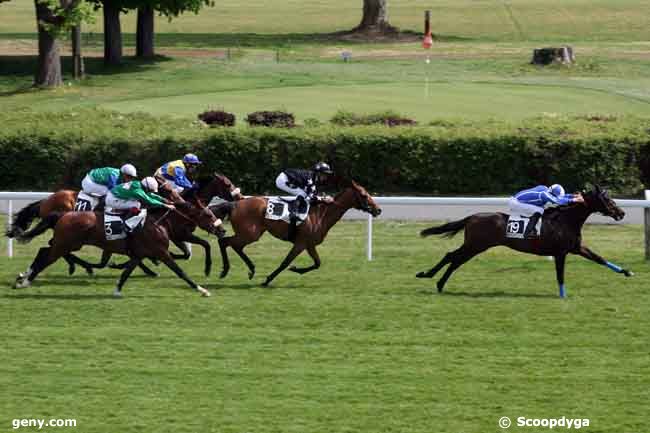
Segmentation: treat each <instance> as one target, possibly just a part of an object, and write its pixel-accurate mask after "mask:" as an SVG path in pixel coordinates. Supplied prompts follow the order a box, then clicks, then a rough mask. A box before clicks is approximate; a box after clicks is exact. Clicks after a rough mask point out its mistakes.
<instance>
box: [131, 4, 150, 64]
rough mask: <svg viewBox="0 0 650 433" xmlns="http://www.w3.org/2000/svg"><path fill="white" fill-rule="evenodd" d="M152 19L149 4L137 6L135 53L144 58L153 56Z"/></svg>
mask: <svg viewBox="0 0 650 433" xmlns="http://www.w3.org/2000/svg"><path fill="white" fill-rule="evenodd" d="M153 23H154V19H153V8H152V7H151V6H150V5H146V6H141V7H139V8H138V28H137V30H136V38H135V39H136V44H135V55H136V57H141V58H145V59H150V58H152V57H153V56H154V48H153V47H154V45H153V35H154V26H153Z"/></svg>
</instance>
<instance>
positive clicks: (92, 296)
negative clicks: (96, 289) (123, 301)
mask: <svg viewBox="0 0 650 433" xmlns="http://www.w3.org/2000/svg"><path fill="white" fill-rule="evenodd" d="M3 298H7V299H32V300H33V299H47V300H61V301H92V300H97V299H101V300H113V299H115V298H113V295H112V294H111V293H108V294H98V293H89V294H85V295H84V294H78V293H58V294H57V293H16V294H8V295H4V296H3ZM117 300H119V299H117Z"/></svg>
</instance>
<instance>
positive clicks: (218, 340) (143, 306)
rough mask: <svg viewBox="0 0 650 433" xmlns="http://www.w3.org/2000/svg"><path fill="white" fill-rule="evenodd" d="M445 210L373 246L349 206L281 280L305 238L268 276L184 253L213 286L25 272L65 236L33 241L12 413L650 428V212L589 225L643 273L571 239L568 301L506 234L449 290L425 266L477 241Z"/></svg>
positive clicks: (265, 428) (172, 425)
mask: <svg viewBox="0 0 650 433" xmlns="http://www.w3.org/2000/svg"><path fill="white" fill-rule="evenodd" d="M429 225H430V224H422V223H417V224H416V223H409V224H404V223H399V222H378V223H376V225H375V233H376V243H375V254H376V259H375V260H374V261H373V262H370V263H368V262H366V261H365V259H364V250H363V245H364V234H365V225H364V224H363V223H357V222H344V223H342V224H340V225H338V226H336V227H335V228H334V229H333V230H332V232H331V234H330V237H329V238H328V239H327V241H326V242H325V244H324V245H323V246H322V247H321V248H320V252H321V257H322V260H323V266H322V268H321V269H320V270H318V271H316V272H314V273H311V274H307V275H303V276H298V275H295V274H291V273H285V274H281V275H280V276H279V277H278V279H277V280H276V281H275V282H274V284H273V288H272V289H263V288H260V287H259V284H260V283H261V282H262V281H263V277H264V276H265V275H267V274H268V273H269V272H271V271H272V270H273V269H274V268H275V266H276V265H277V264H278V263H279V262H280V261H281V259H282V258H283V257H284V255H285V254H286V252H287V249H288V246H287V244H286V243H283V242H280V241H278V240H275V239H272V238H271V237H265V238H263V241H261V242H260V243H258V244H255V245H253V246H251V247H250V251H249V254H250V256H251V258H252V259H253V260H254V261H255V262H256V264H257V265H258V274H257V276H256V277H255V279H254V280H253V281H249V280H248V279H247V278H246V271H245V267H244V265H243V263H241V262H240V260H239V259H238V258H236V257H232V259H233V269H232V271H231V275H230V276H229V277H228V278H227V279H226V280H224V281H220V280H218V279H217V278H216V276H214V275H213V276H211V277H209V278H205V277H204V276H202V274H201V269H202V259H203V254H202V253H201V252H199V251H197V250H195V256H194V257H193V259H192V260H191V261H190V262H189V263H183V264H182V266H183V267H184V268H185V269H186V270H188V271H189V273H190V274H191V275H192V276H193V277H194V278H196V279H197V281H199V282H202V283H206V286H207V287H208V288H210V289H212V291H213V296H212V297H211V298H200V297H199V296H198V295H197V294H196V293H194V292H192V291H190V290H189V289H187V288H186V287H185V286H184V285H183V283H182V282H181V281H180V280H178V279H176V278H175V277H172V276H171V273H170V272H168V271H166V270H161V276H160V277H159V278H157V279H147V278H145V277H143V276H141V275H140V274H139V273H138V272H136V275H135V276H134V277H133V278H132V279H131V280H130V281H129V282H128V283H127V286H126V287H125V298H123V299H122V300H115V299H112V298H111V297H110V294H111V292H112V289H113V287H114V285H115V283H116V280H117V278H118V274H117V273H116V272H115V271H101V272H99V274H98V275H97V276H96V277H88V276H85V275H81V274H80V275H75V276H71V277H69V276H67V273H66V268H65V266H64V265H63V264H57V265H55V266H53V267H52V268H51V269H48V270H47V271H45V272H44V273H43V274H42V276H41V278H39V279H38V280H37V281H36V283H35V285H34V286H33V287H31V288H29V289H25V290H12V289H11V288H10V284H11V283H12V282H13V279H14V277H15V275H16V274H17V273H18V272H19V271H23V270H24V269H25V268H26V267H27V265H28V264H29V263H30V262H31V260H32V257H33V255H34V254H35V251H36V248H37V247H38V245H43V244H44V243H45V241H46V240H47V237H43V238H41V239H38V240H37V241H34V242H35V243H34V244H30V245H28V246H18V247H17V257H15V258H14V259H12V260H9V259H7V258H6V257H4V256H3V257H2V258H0V263H1V266H0V279H1V280H2V281H4V283H3V284H4V289H2V293H1V294H0V311H1V312H2V314H3V317H4V318H5V319H4V320H3V324H4V326H2V327H1V328H0V340H1V341H3V342H4V344H3V345H4V349H3V350H2V351H0V387H1V388H2V389H3V395H2V398H1V399H0V424H1V425H2V426H3V431H4V430H6V431H9V429H10V428H9V426H10V423H11V419H13V418H31V417H34V418H50V417H57V418H76V419H77V429H76V430H74V429H60V430H61V431H68V430H69V431H84V432H115V431H120V432H142V431H156V432H196V431H197V430H201V431H209V432H242V431H255V432H278V431H289V432H323V431H332V432H389V431H391V432H392V431H395V432H396V431H409V432H431V431H436V432H441V433H442V432H449V433H457V432H461V431H462V432H477V433H484V432H490V431H500V430H499V428H498V427H497V421H498V419H499V418H500V417H501V416H510V417H511V418H512V419H513V420H514V419H515V418H516V417H518V416H526V417H529V418H545V417H551V418H560V417H562V416H566V417H567V418H589V419H590V422H591V426H590V427H589V428H588V429H587V430H586V431H592V432H621V431H629V432H632V431H643V429H644V426H645V425H646V422H647V417H646V415H645V412H646V411H645V408H646V403H645V402H647V401H648V397H650V395H649V392H648V389H650V379H649V378H650V375H649V373H650V371H649V370H648V366H649V365H650V355H649V354H648V350H647V347H646V346H647V338H646V334H645V330H646V329H648V327H649V326H650V322H649V319H648V317H649V315H648V310H649V306H650V295H649V291H648V283H647V281H648V276H649V274H648V263H647V262H644V261H643V260H642V258H643V256H642V228H641V227H639V226H625V227H620V226H618V227H613V226H612V227H608V226H589V227H587V229H586V231H585V242H586V244H587V245H590V246H591V247H592V248H593V249H595V250H596V251H598V252H600V253H602V254H603V255H604V256H606V257H607V258H609V259H610V260H612V261H615V262H617V263H619V264H621V265H625V266H626V267H629V268H630V269H632V270H634V271H635V272H636V274H637V275H636V276H635V277H633V278H631V279H626V278H624V277H622V276H620V275H617V274H614V273H612V272H611V271H609V270H608V269H606V268H601V267H598V266H597V265H595V264H592V263H589V262H586V261H585V260H583V259H581V258H577V257H571V258H569V260H568V264H567V286H568V293H569V298H568V299H566V300H562V299H559V298H558V297H557V289H556V285H555V281H554V279H555V278H554V270H553V264H552V262H551V261H548V260H547V259H545V258H538V257H533V256H527V255H522V254H519V253H515V252H512V251H510V250H506V249H495V250H492V251H490V252H488V253H486V254H484V255H482V256H479V257H478V258H476V259H475V260H473V261H471V262H470V263H468V264H467V265H466V266H465V267H463V268H461V269H460V270H459V271H458V272H457V274H455V275H454V276H453V277H452V279H451V280H450V281H449V284H448V286H447V292H446V293H445V294H443V295H438V294H437V293H435V291H434V289H433V283H434V282H435V279H434V280H432V281H423V280H418V279H416V278H414V274H415V273H416V272H417V271H420V270H423V269H426V268H428V267H430V266H432V265H433V264H434V262H436V261H437V260H439V259H440V258H441V257H442V255H443V254H444V253H445V252H446V251H447V250H449V249H452V248H455V246H456V245H458V244H459V242H460V239H454V240H440V239H433V238H429V239H420V238H419V237H418V236H417V233H418V231H419V230H421V229H423V228H425V227H427V226H429ZM0 249H1V251H2V252H3V254H4V251H5V244H4V240H3V241H1V242H0ZM213 251H214V252H215V253H217V251H218V248H216V244H215V243H214V242H213ZM217 254H218V253H217ZM233 256H234V255H233ZM87 257H90V258H93V259H96V258H98V255H97V253H95V252H94V250H92V249H91V250H89V254H88V255H87ZM299 263H302V264H308V263H309V259H308V258H307V257H301V258H300V259H299ZM219 269H220V264H218V263H217V264H216V266H215V269H213V274H218V271H219ZM509 431H515V432H516V431H538V430H536V429H530V428H529V429H519V428H516V427H511V428H510V430H509Z"/></svg>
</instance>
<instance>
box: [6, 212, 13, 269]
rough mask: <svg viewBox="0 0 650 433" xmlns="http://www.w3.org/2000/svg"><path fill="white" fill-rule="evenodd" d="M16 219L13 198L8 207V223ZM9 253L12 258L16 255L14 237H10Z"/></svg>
mask: <svg viewBox="0 0 650 433" xmlns="http://www.w3.org/2000/svg"><path fill="white" fill-rule="evenodd" d="M13 219H14V202H13V200H9V206H8V209H7V224H9V225H11V223H12V222H13ZM7 255H8V256H9V258H12V257H13V256H14V240H13V239H12V238H9V240H8V241H7Z"/></svg>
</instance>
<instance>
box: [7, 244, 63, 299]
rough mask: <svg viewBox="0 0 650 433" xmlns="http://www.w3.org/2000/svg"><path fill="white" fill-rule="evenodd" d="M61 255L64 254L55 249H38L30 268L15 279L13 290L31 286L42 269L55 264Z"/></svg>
mask: <svg viewBox="0 0 650 433" xmlns="http://www.w3.org/2000/svg"><path fill="white" fill-rule="evenodd" d="M63 255H65V254H64V253H61V252H59V251H58V250H57V249H56V248H55V247H43V248H41V249H39V250H38V254H36V258H34V261H33V262H32V264H31V266H30V267H29V268H28V269H27V271H26V272H25V273H24V274H23V273H21V274H20V275H18V278H16V283H15V285H14V288H16V289H22V288H25V287H29V286H30V285H31V284H32V281H34V279H35V278H36V277H37V276H38V274H40V273H41V272H42V271H43V269H45V268H47V267H48V266H50V265H51V264H52V263H54V262H56V261H57V260H58V259H59V258H60V257H62V256H63Z"/></svg>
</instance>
